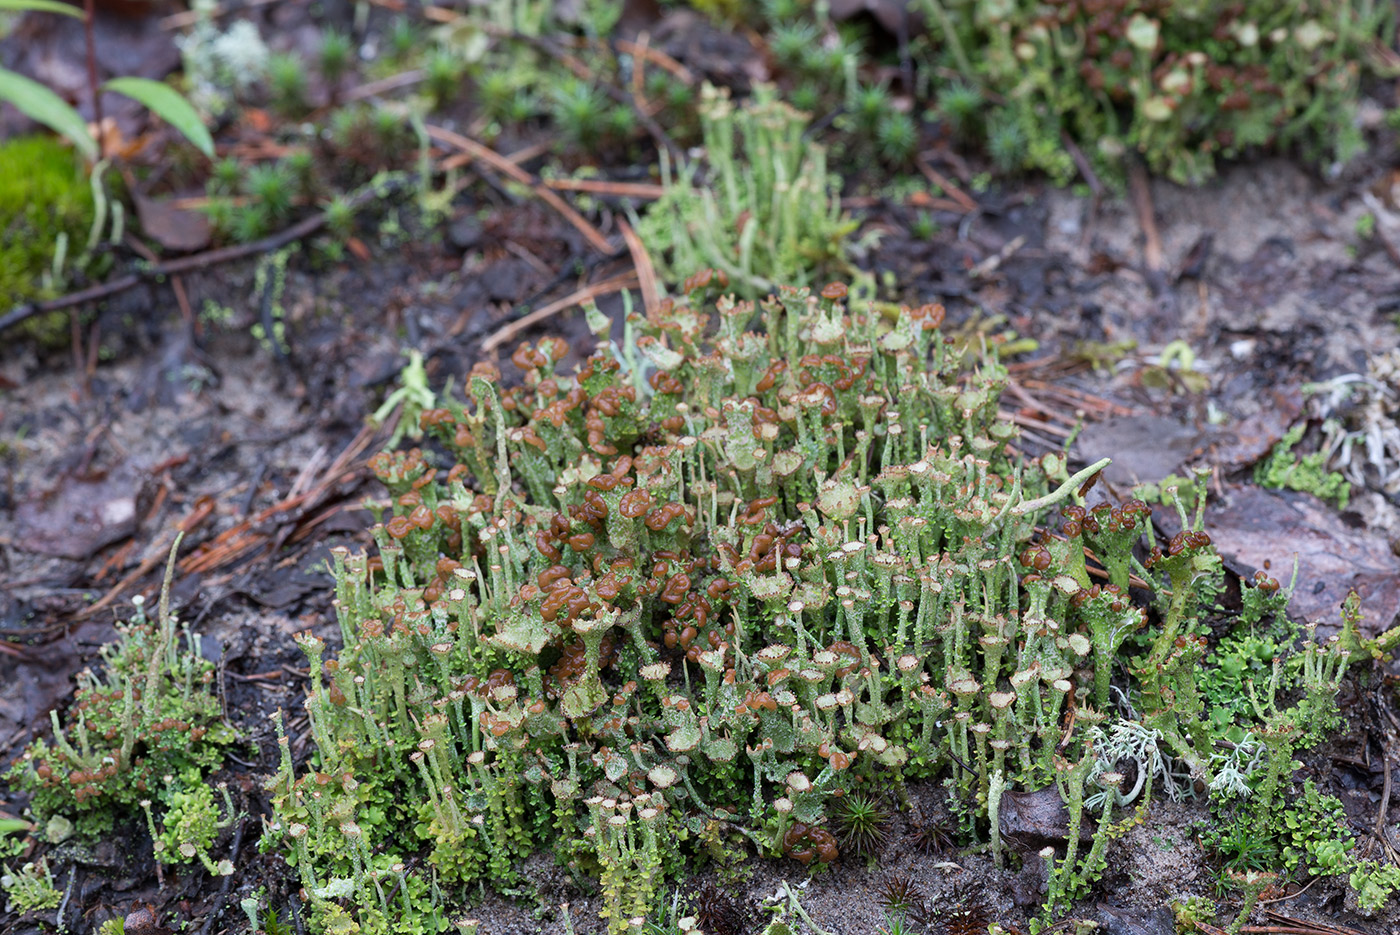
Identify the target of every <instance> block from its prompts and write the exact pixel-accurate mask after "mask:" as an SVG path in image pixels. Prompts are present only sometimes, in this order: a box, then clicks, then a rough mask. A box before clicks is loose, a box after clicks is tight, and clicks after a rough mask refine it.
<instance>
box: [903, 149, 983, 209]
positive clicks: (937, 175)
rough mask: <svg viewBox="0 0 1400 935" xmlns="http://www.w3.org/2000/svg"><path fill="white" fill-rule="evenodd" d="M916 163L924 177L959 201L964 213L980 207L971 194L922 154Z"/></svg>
mask: <svg viewBox="0 0 1400 935" xmlns="http://www.w3.org/2000/svg"><path fill="white" fill-rule="evenodd" d="M914 164H915V165H916V166H918V168H919V171H920V172H922V173H923V175H924V178H926V179H928V180H929V181H930V182H932V183H933V184H935V185H937V186H938V187H939V188H941V189H943V191H945V192H947V193H948V197H949V198H951V199H953V200H954V201H956V202H957V203H958V206H959V207H960V208H962V210H963V212H964V213H966V214H971V213H972V212H973V211H976V210H977V209H978V207H980V206H979V205H978V204H977V202H976V201H973V200H972V197H971V196H969V195H968V193H967V192H965V191H963V190H962V189H961V188H958V186H956V185H954V184H953V180H952V179H950V178H948V177H947V176H946V175H944V174H943V173H942V172H939V171H938V170H937V169H935V168H934V167H933V166H931V165H929V162H928V160H927V159H925V158H924V157H923V156H920V157H919V158H918V159H917V160H916V161H915V163H914Z"/></svg>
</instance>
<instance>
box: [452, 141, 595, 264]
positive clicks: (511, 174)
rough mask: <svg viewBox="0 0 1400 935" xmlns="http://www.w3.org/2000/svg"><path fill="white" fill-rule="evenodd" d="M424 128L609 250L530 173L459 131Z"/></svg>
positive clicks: (593, 244)
mask: <svg viewBox="0 0 1400 935" xmlns="http://www.w3.org/2000/svg"><path fill="white" fill-rule="evenodd" d="M425 129H426V130H427V132H428V136H429V137H430V138H432V139H434V140H436V141H437V142H439V143H443V144H446V145H448V146H454V147H456V148H457V149H460V150H462V152H464V153H467V154H469V155H471V156H474V157H475V158H476V159H477V160H479V161H481V162H484V163H486V164H487V165H488V166H490V167H491V168H493V169H495V170H496V171H497V172H499V173H501V174H502V175H504V176H506V177H507V178H510V179H513V180H514V181H516V182H519V183H520V184H521V185H525V186H528V187H529V188H530V190H531V191H533V192H534V193H535V195H536V196H537V197H538V198H539V199H540V200H541V201H543V202H544V203H545V204H547V205H549V206H550V207H551V208H553V209H554V210H555V211H557V212H558V213H559V214H560V215H562V216H563V218H564V220H566V221H568V222H569V223H570V224H572V225H573V226H574V228H575V229H576V230H577V231H578V232H579V233H581V234H583V236H584V239H586V240H587V241H588V243H589V245H590V246H592V247H593V249H595V250H597V251H598V252H600V253H612V252H613V246H612V244H610V243H609V242H608V239H607V238H606V237H604V236H603V235H602V233H601V232H600V231H599V230H598V229H597V228H596V227H594V226H593V225H592V224H590V223H588V221H587V220H585V219H584V217H583V215H581V214H579V213H578V212H577V211H575V210H574V209H573V208H572V207H571V206H570V205H569V203H568V202H566V201H565V200H564V199H562V198H560V197H559V196H558V195H556V194H555V193H554V192H552V191H550V190H549V189H548V188H547V187H545V186H544V185H541V184H540V183H539V182H538V181H537V180H536V179H535V177H534V176H532V175H531V174H530V173H528V172H526V171H525V170H524V169H522V168H520V167H519V166H518V165H516V164H515V163H513V162H511V161H510V160H509V159H507V158H506V157H504V156H502V155H501V154H500V153H498V152H496V151H495V150H494V149H492V148H491V147H489V146H485V145H483V144H481V143H478V142H477V141H476V140H473V139H469V138H467V137H465V136H462V134H460V133H454V132H452V131H451V130H448V129H446V128H445V127H439V126H434V125H433V124H428V125H427V126H426V127H425Z"/></svg>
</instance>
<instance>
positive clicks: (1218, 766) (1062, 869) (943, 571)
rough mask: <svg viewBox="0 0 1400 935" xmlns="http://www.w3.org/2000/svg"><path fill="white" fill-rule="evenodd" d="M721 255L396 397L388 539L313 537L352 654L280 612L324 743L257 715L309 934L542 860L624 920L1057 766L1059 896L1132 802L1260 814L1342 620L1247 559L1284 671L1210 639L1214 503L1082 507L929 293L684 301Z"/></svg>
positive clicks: (1332, 676) (314, 727)
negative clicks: (659, 291) (887, 820)
mask: <svg viewBox="0 0 1400 935" xmlns="http://www.w3.org/2000/svg"><path fill="white" fill-rule="evenodd" d="M720 280H721V277H719V276H717V275H713V274H709V273H706V274H701V275H697V276H695V277H692V279H691V280H689V281H688V282H687V283H686V285H685V289H684V292H685V294H686V298H685V299H683V300H679V301H669V300H668V301H665V302H663V303H662V304H661V306H660V307H659V309H658V310H657V311H656V312H655V314H654V315H652V316H650V317H642V316H640V315H634V316H632V317H631V319H630V320H629V322H628V326H629V334H630V335H632V339H631V340H630V342H629V343H628V344H627V346H625V347H622V348H613V349H611V350H600V351H598V352H596V353H594V354H593V356H591V357H589V358H587V360H586V361H585V363H584V364H583V366H582V367H581V368H580V369H578V370H577V372H575V373H574V374H573V375H570V376H561V375H559V374H557V373H556V365H557V364H558V362H559V361H560V360H562V359H564V358H565V357H566V356H567V354H568V353H569V347H568V345H567V343H566V342H565V341H564V340H562V339H560V338H546V339H544V340H542V341H540V342H539V343H538V344H537V345H530V344H524V345H521V346H520V348H519V349H518V350H517V351H516V352H515V353H514V354H513V355H512V358H511V361H512V364H513V366H514V367H515V368H516V369H517V371H519V373H520V374H521V377H520V379H519V380H517V381H514V383H513V384H512V382H511V381H505V380H503V379H502V374H500V373H499V372H498V371H497V369H496V368H495V367H494V366H493V365H491V364H487V363H482V364H478V365H476V367H474V368H473V370H472V371H471V373H470V375H469V377H468V379H467V381H466V383H465V387H466V391H467V398H466V399H465V400H464V401H461V402H455V401H449V402H447V403H445V404H441V405H440V406H438V407H437V408H428V409H426V410H424V411H422V412H421V413H420V415H419V419H418V423H419V427H420V428H421V429H422V430H423V432H424V433H426V435H427V436H428V437H429V439H430V441H431V443H432V447H431V449H430V450H422V449H419V448H415V449H412V450H408V451H391V452H384V453H382V454H380V455H378V456H376V457H375V458H374V459H373V462H372V467H373V470H374V472H375V474H376V475H377V476H378V478H379V479H380V480H381V481H382V482H383V483H384V485H385V487H386V488H387V490H388V497H387V498H386V499H384V500H382V501H380V502H378V503H376V504H374V510H375V512H376V515H377V518H378V520H379V521H378V522H377V523H376V525H375V526H374V528H373V534H374V538H375V541H376V544H377V548H376V549H375V552H374V554H365V553H358V552H353V551H350V550H347V549H343V548H340V549H335V550H333V553H332V555H333V564H334V573H335V580H336V598H335V608H336V613H337V615H338V618H339V624H340V629H341V635H342V637H343V641H344V647H343V649H342V650H341V651H340V652H339V654H338V655H336V656H334V657H328V656H327V652H326V646H325V644H324V643H323V641H322V640H320V639H317V638H315V637H311V636H307V637H304V638H303V639H302V640H301V646H302V648H303V650H304V651H305V653H306V656H307V659H308V661H309V664H310V681H311V686H312V689H311V691H310V694H309V696H308V697H307V699H306V711H307V714H308V716H309V723H310V730H311V734H312V737H313V739H314V743H315V752H314V757H313V760H312V762H311V764H310V766H309V768H306V769H297V768H295V767H294V764H293V759H292V755H291V752H290V745H289V743H288V741H287V739H286V737H285V735H284V736H283V737H282V740H281V750H282V754H281V760H282V763H281V768H280V770H279V771H278V773H277V775H276V776H275V777H274V778H273V779H272V780H271V781H270V782H269V785H268V789H269V791H270V793H271V795H272V798H273V802H274V804H275V820H274V821H273V822H272V824H271V826H270V827H269V828H268V829H267V830H268V833H267V834H266V835H265V836H264V846H266V847H271V848H276V849H278V850H279V851H280V852H281V853H282V854H283V855H284V856H285V857H286V859H287V861H288V863H290V864H291V865H292V866H294V867H295V872H296V873H297V874H298V875H299V877H300V881H301V885H302V888H303V890H304V893H305V897H306V899H307V900H308V901H309V903H310V907H311V922H312V927H313V928H314V929H315V930H316V931H352V930H354V929H355V927H356V926H358V928H359V930H360V931H365V932H390V931H395V932H397V931H408V930H424V931H439V930H442V929H443V927H445V926H446V925H447V924H448V922H449V921H450V920H451V919H452V918H453V916H452V915H450V914H449V913H456V912H460V911H461V910H462V907H463V906H464V905H465V904H467V903H468V902H469V901H470V899H471V897H472V894H475V893H477V892H478V884H479V883H487V884H489V885H491V886H495V887H498V888H510V887H512V886H514V885H517V881H518V880H519V879H520V877H519V874H520V866H521V860H522V858H524V857H526V856H528V855H530V854H532V853H534V852H536V851H540V850H546V851H548V852H550V853H552V854H553V855H554V856H555V857H556V858H557V859H558V860H559V861H560V862H561V863H562V864H564V865H565V866H566V867H567V868H568V869H569V871H570V872H571V873H572V874H573V875H574V877H575V879H576V880H577V881H578V882H579V883H580V884H581V885H584V886H593V885H597V886H599V887H600V888H601V894H602V900H601V902H602V906H603V908H602V913H603V915H604V917H605V918H606V919H607V924H608V926H609V929H610V931H612V932H631V931H640V930H641V928H642V926H643V920H644V918H645V917H646V916H647V915H648V913H649V912H650V911H651V910H652V909H653V907H654V906H655V905H656V904H657V897H658V895H659V893H660V888H661V886H662V884H663V881H664V880H665V879H668V878H670V879H674V878H676V877H677V876H679V875H680V874H682V873H683V872H684V870H685V869H686V867H687V866H693V865H694V862H695V861H697V860H701V859H703V857H704V856H705V855H716V854H723V855H726V857H727V859H729V858H733V857H734V856H736V855H741V854H759V855H764V856H768V857H774V858H781V857H787V858H791V859H794V860H797V861H800V862H801V863H803V864H805V865H807V866H808V867H809V868H812V869H813V870H815V869H818V868H820V867H822V866H824V865H825V864H827V863H829V862H831V861H833V860H835V859H837V858H838V856H839V855H840V852H841V851H842V849H843V847H844V848H848V849H851V850H854V851H856V852H857V853H859V852H861V851H863V850H865V849H866V848H867V847H873V846H875V844H877V843H878V837H879V836H880V834H881V833H882V830H881V823H882V821H883V814H884V808H885V806H884V804H883V803H884V802H886V801H891V799H888V798H887V795H888V793H889V792H890V791H893V792H894V793H895V796H896V797H897V798H898V799H899V800H901V801H902V800H905V795H904V784H905V783H906V782H907V781H909V780H911V779H930V778H942V779H943V781H944V782H945V783H946V785H947V788H948V790H949V792H950V803H951V806H952V808H953V810H954V815H955V816H956V820H957V823H958V824H959V826H960V828H961V832H960V834H961V836H962V838H963V840H964V841H968V840H971V841H973V842H974V843H975V842H977V841H981V842H985V843H987V844H988V845H989V846H990V848H991V850H992V851H993V853H994V854H996V855H997V856H998V859H1001V858H1002V857H1003V856H1004V853H1005V850H1006V849H1005V847H1004V846H1003V845H1002V843H1001V842H1000V840H999V835H998V822H997V813H998V809H999V807H1000V803H1001V797H1002V795H1003V794H1004V793H1005V792H1009V791H1013V790H1026V789H1038V788H1042V787H1046V786H1049V785H1052V784H1053V785H1054V786H1055V787H1056V788H1058V789H1059V791H1060V794H1061V795H1062V797H1063V799H1064V801H1065V802H1066V803H1067V804H1068V806H1069V808H1070V814H1071V830H1070V834H1069V835H1068V843H1067V844H1066V845H1061V846H1060V848H1059V849H1056V848H1048V849H1047V850H1046V852H1045V853H1044V854H1043V856H1042V859H1044V860H1045V861H1046V864H1047V866H1048V868H1049V870H1050V888H1049V896H1048V899H1047V903H1046V907H1045V912H1046V918H1049V916H1050V915H1051V914H1052V913H1055V912H1058V911H1060V910H1061V909H1063V908H1065V907H1066V906H1067V905H1068V904H1069V902H1070V901H1071V900H1073V899H1075V898H1078V897H1080V896H1082V895H1084V894H1085V893H1086V892H1087V890H1088V888H1089V887H1090V885H1091V884H1092V882H1093V881H1094V880H1095V879H1096V878H1097V876H1098V874H1099V872H1100V871H1101V869H1102V868H1103V866H1104V864H1105V860H1106V857H1105V855H1106V851H1107V847H1108V844H1109V843H1110V842H1111V841H1112V840H1113V839H1114V838H1115V837H1117V836H1119V835H1121V834H1123V833H1125V832H1126V831H1127V829H1128V828H1129V827H1131V826H1132V825H1133V824H1135V823H1137V822H1139V821H1141V820H1142V819H1143V817H1144V815H1145V814H1146V809H1147V807H1148V804H1149V802H1150V801H1151V798H1152V796H1153V795H1154V794H1165V795H1167V796H1171V797H1179V796H1182V795H1188V794H1193V792H1194V791H1195V790H1198V789H1204V790H1208V791H1209V794H1211V795H1212V796H1213V797H1215V796H1218V797H1219V802H1220V807H1221V808H1222V809H1224V810H1227V811H1228V810H1231V809H1236V810H1243V811H1250V812H1252V813H1253V814H1255V815H1261V814H1264V813H1269V814H1272V813H1273V810H1274V808H1275V805H1274V803H1276V802H1277V801H1278V800H1279V797H1280V791H1281V790H1282V789H1284V788H1285V787H1286V785H1287V784H1288V783H1289V782H1290V771H1289V770H1288V769H1287V768H1286V767H1287V764H1288V763H1289V762H1290V758H1291V755H1292V752H1293V751H1294V750H1295V749H1297V748H1298V747H1299V746H1300V745H1302V744H1306V743H1312V742H1314V738H1315V737H1317V736H1319V733H1318V732H1319V731H1321V730H1325V729H1326V728H1327V726H1328V725H1330V724H1331V723H1334V721H1335V716H1336V714H1335V711H1336V708H1335V703H1334V695H1335V691H1336V688H1337V685H1338V682H1339V680H1340V678H1341V676H1342V674H1343V672H1344V671H1345V668H1346V664H1347V660H1348V649H1347V648H1343V647H1344V646H1346V647H1352V646H1355V645H1358V644H1357V643H1356V640H1355V635H1354V630H1352V631H1348V632H1349V633H1350V635H1349V636H1348V635H1344V636H1343V638H1341V639H1333V640H1331V641H1328V642H1324V643H1322V644H1320V645H1319V644H1317V643H1316V642H1315V641H1312V640H1311V638H1309V639H1308V640H1306V641H1303V642H1302V644H1301V648H1295V646H1298V645H1299V644H1298V642H1297V641H1295V640H1293V639H1292V638H1288V639H1285V638H1284V636H1285V633H1284V631H1287V632H1288V633H1290V634H1294V630H1293V629H1290V628H1292V627H1293V625H1292V624H1290V623H1289V622H1288V621H1287V620H1286V618H1284V617H1283V615H1282V610H1283V607H1284V605H1285V603H1286V599H1287V592H1286V590H1285V589H1280V588H1279V587H1278V584H1277V582H1274V581H1272V579H1265V580H1263V581H1261V582H1260V583H1258V584H1256V585H1254V586H1250V585H1248V584H1246V586H1245V589H1244V590H1245V594H1246V607H1247V609H1248V611H1249V612H1248V614H1247V615H1246V617H1244V618H1241V624H1240V625H1241V626H1242V627H1244V628H1245V629H1246V630H1249V629H1254V628H1260V627H1264V626H1270V627H1273V628H1275V629H1276V630H1277V631H1278V633H1279V638H1278V641H1277V649H1276V652H1277V655H1276V658H1274V659H1273V662H1272V670H1271V671H1270V672H1269V673H1266V674H1263V675H1260V674H1259V673H1257V672H1256V670H1255V668H1254V667H1252V666H1251V665H1248V664H1240V660H1239V656H1238V654H1237V651H1236V648H1235V644H1233V643H1229V644H1226V643H1222V644H1220V646H1219V652H1217V647H1216V646H1213V645H1212V643H1211V641H1210V640H1209V639H1208V638H1207V636H1206V633H1207V632H1208V631H1207V630H1206V629H1205V628H1204V627H1203V625H1202V622H1201V621H1202V615H1203V612H1204V611H1205V610H1206V609H1209V608H1213V606H1214V595H1215V593H1216V590H1215V589H1216V587H1217V585H1218V583H1219V578H1220V575H1221V569H1220V563H1219V558H1218V556H1216V555H1215V552H1214V548H1213V546H1212V545H1211V541H1210V537H1209V536H1208V535H1207V534H1206V533H1205V532H1204V531H1203V530H1202V529H1201V516H1202V513H1201V512H1200V511H1199V510H1197V511H1196V512H1195V514H1194V515H1188V514H1187V513H1186V511H1185V509H1184V508H1181V507H1180V506H1179V505H1178V507H1177V508H1178V510H1180V513H1181V516H1180V520H1181V523H1182V528H1183V531H1182V532H1181V533H1180V534H1178V535H1177V536H1175V537H1173V538H1172V539H1171V540H1170V541H1168V542H1162V543H1157V542H1155V541H1153V532H1152V527H1151V524H1150V522H1149V518H1150V510H1149V508H1148V507H1147V506H1146V505H1145V504H1143V503H1141V502H1138V501H1128V502H1126V503H1121V504H1116V505H1115V504H1111V503H1098V504H1095V505H1093V506H1089V505H1087V504H1086V503H1085V502H1084V499H1083V494H1084V493H1085V492H1086V491H1087V490H1088V489H1089V487H1091V486H1092V485H1091V484H1088V483H1087V482H1088V481H1089V480H1090V479H1091V478H1092V477H1094V476H1095V474H1096V473H1097V472H1098V471H1099V470H1100V469H1101V468H1102V467H1103V465H1104V464H1105V463H1106V459H1104V460H1101V461H1099V462H1097V463H1095V464H1092V465H1089V466H1088V467H1086V468H1084V469H1083V470H1081V471H1078V472H1077V473H1073V474H1071V473H1070V470H1069V468H1068V467H1067V464H1066V460H1065V458H1064V457H1063V456H1061V455H1059V454H1056V453H1052V454H1047V455H1044V456H1042V457H1040V458H1036V459H1026V458H1024V457H1021V456H1020V455H1019V454H1018V453H1017V449H1016V447H1015V443H1016V429H1015V427H1014V426H1013V425H1011V424H1010V423H1008V422H1006V421H1004V420H1002V419H1000V418H999V417H998V414H997V412H998V410H997V405H998V398H999V394H1000V391H1001V389H1002V387H1003V385H1004V384H1005V382H1006V371H1005V370H1004V369H1003V367H1002V366H1001V365H1000V364H999V363H998V362H997V361H996V360H995V359H988V360H983V361H980V362H978V363H977V364H976V365H975V367H974V368H972V369H967V368H966V367H965V366H964V360H965V357H964V354H963V353H962V351H961V350H959V349H955V348H954V347H953V346H952V345H951V344H950V343H949V342H948V341H947V339H945V337H944V335H943V333H942V331H941V330H940V326H941V324H942V321H943V316H944V312H943V309H942V308H941V307H940V306H937V305H926V306H923V307H919V308H907V307H906V308H901V309H898V310H885V309H881V308H879V307H876V306H871V307H869V308H868V309H866V310H860V309H855V308H853V309H847V307H846V299H847V294H846V289H845V287H844V286H841V285H839V284H833V285H830V286H827V287H826V288H824V289H822V290H821V292H820V293H819V294H811V293H809V292H808V291H807V290H805V289H782V290H779V292H778V294H777V296H776V297H773V298H770V299H768V300H765V301H763V302H760V303H757V304H755V303H750V302H741V301H735V300H734V299H732V298H725V297H721V298H719V299H718V301H716V302H715V303H714V304H713V306H710V305H708V304H707V303H706V302H705V297H706V293H707V291H708V290H709V288H710V287H711V286H714V285H718V284H719V283H720ZM590 319H591V320H593V321H596V322H598V329H599V338H600V341H601V343H600V347H603V348H606V347H608V345H607V343H606V335H607V331H606V327H607V324H608V323H607V321H606V319H604V318H603V317H602V316H596V315H594V316H590ZM1144 540H1145V541H1144ZM1135 549H1140V550H1141V551H1140V552H1137V553H1136V554H1135ZM1139 555H1141V556H1143V557H1142V558H1139ZM1138 594H1145V595H1149V597H1148V598H1147V599H1146V600H1147V603H1146V604H1143V603H1141V602H1140V601H1139V600H1138V598H1137V596H1136V595H1138ZM1294 635H1296V634H1294ZM1309 637H1311V634H1309ZM1246 686H1248V687H1246ZM1237 697H1246V698H1249V699H1250V703H1249V704H1245V705H1240V704H1234V703H1232V701H1231V700H1230V699H1232V698H1237ZM278 723H279V729H280V724H281V721H280V719H279V722H278ZM1230 738H1234V740H1231V739H1230ZM1246 744H1257V745H1260V746H1259V749H1260V750H1261V751H1262V753H1261V755H1260V756H1257V757H1244V758H1242V757H1241V756H1239V755H1238V754H1239V751H1240V750H1241V749H1242V748H1243V749H1253V748H1252V747H1248V746H1243V745H1246ZM1085 813H1088V814H1089V817H1087V818H1086V815H1085ZM1090 824H1092V827H1093V829H1094V830H1093V831H1092V833H1091V834H1089V835H1088V836H1087V838H1086V840H1087V841H1088V843H1087V844H1086V845H1084V846H1081V844H1080V837H1079V832H1078V829H1079V828H1080V827H1082V826H1088V825H1090ZM590 880H596V881H597V883H596V884H592V883H590V882H589V881H590Z"/></svg>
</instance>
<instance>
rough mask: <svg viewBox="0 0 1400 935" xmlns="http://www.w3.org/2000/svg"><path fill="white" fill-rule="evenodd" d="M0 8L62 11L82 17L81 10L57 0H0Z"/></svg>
mask: <svg viewBox="0 0 1400 935" xmlns="http://www.w3.org/2000/svg"><path fill="white" fill-rule="evenodd" d="M0 10H14V11H16V12H21V13H22V12H24V11H26V10H34V11H35V12H38V13H62V14H63V15H64V16H72V17H75V18H77V19H82V18H83V11H82V10H80V9H78V8H77V7H75V6H73V5H72V4H70V3H60V2H59V0H0Z"/></svg>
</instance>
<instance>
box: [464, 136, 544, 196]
mask: <svg viewBox="0 0 1400 935" xmlns="http://www.w3.org/2000/svg"><path fill="white" fill-rule="evenodd" d="M553 148H554V143H553V142H551V141H549V140H541V141H540V142H538V143H531V144H530V145H529V146H526V147H524V148H522V149H517V150H516V151H515V152H513V153H509V154H506V153H501V154H500V155H501V158H502V159H507V160H509V161H510V162H513V163H515V164H516V165H517V166H518V165H520V164H521V163H524V162H529V161H530V160H531V159H534V158H535V157H536V156H543V155H544V154H545V153H547V152H549V151H550V150H551V149H553ZM473 162H476V156H474V155H472V154H471V153H453V154H452V155H451V156H447V157H445V158H444V159H442V161H441V162H439V163H438V168H439V169H441V170H443V171H444V172H446V171H448V170H449V169H460V168H462V167H463V166H469V165H471V164H472V163H473ZM544 184H546V185H548V184H549V182H545V183H544ZM550 187H554V186H550Z"/></svg>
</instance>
